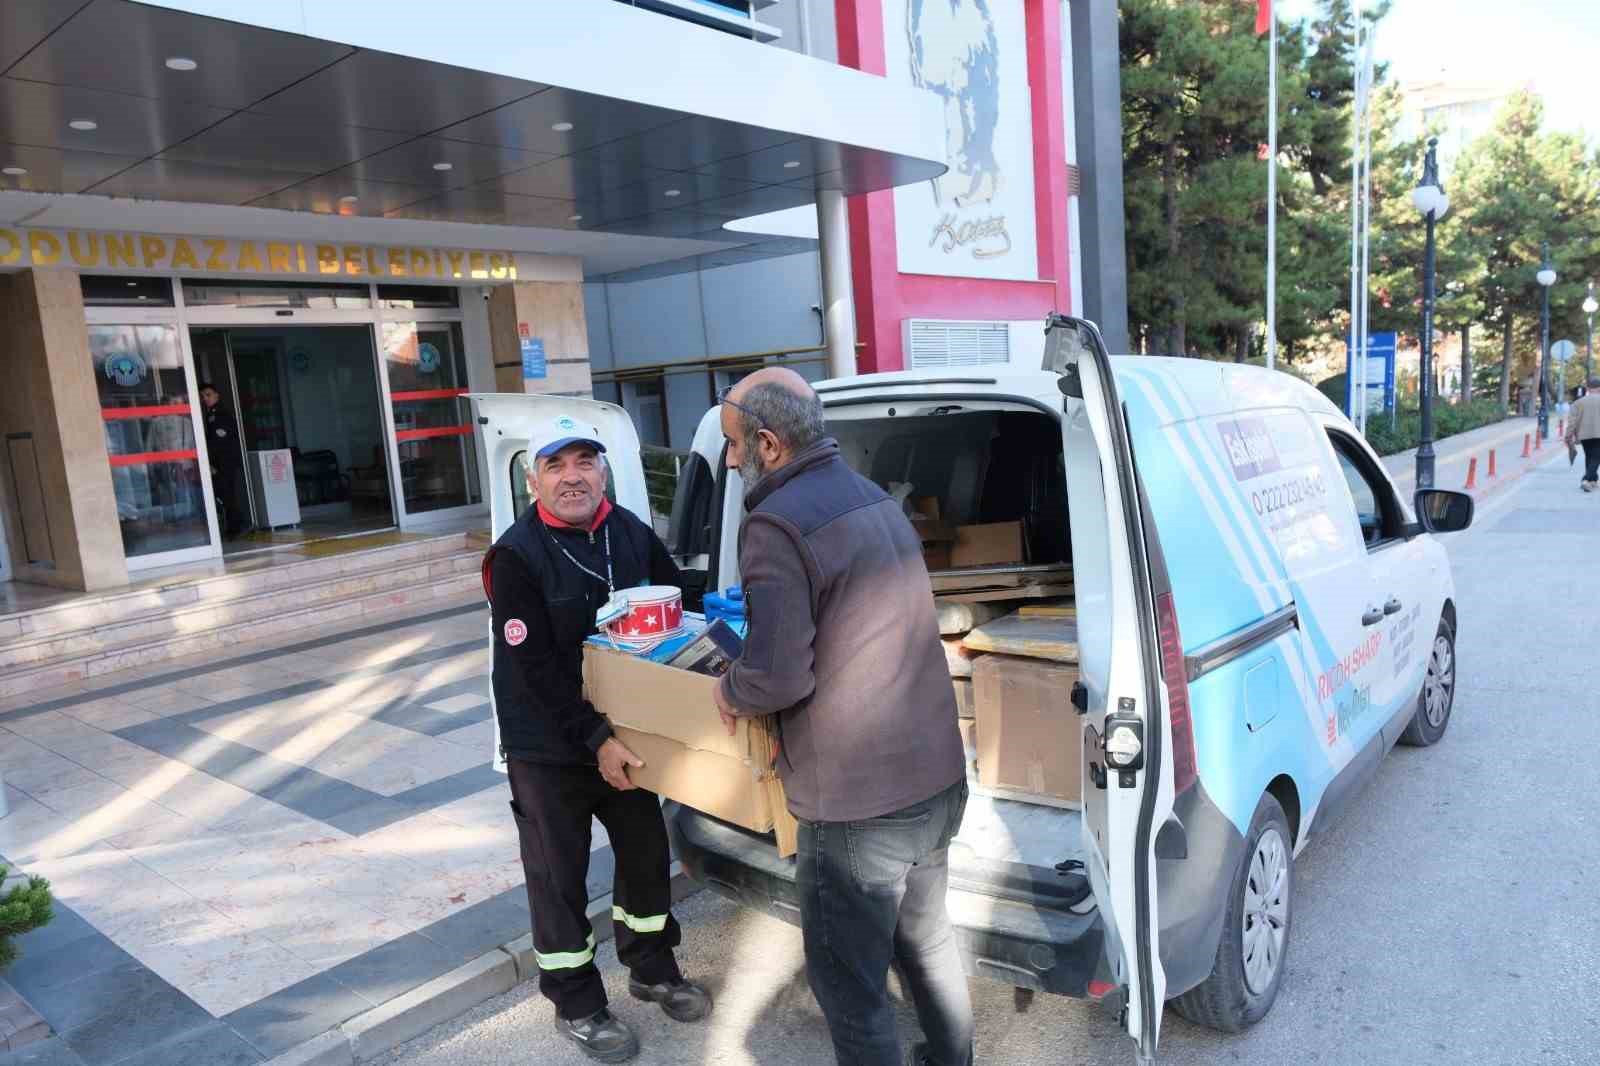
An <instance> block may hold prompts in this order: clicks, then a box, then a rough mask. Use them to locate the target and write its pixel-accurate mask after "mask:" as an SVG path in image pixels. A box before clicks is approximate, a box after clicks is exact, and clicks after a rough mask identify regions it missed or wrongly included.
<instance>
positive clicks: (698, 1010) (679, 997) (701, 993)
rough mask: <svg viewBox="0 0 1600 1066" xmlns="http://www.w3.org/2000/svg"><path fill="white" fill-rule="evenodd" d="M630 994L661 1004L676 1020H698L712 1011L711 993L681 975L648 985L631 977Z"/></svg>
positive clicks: (647, 1001) (668, 1014) (667, 1013)
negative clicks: (675, 978) (674, 978)
mask: <svg viewBox="0 0 1600 1066" xmlns="http://www.w3.org/2000/svg"><path fill="white" fill-rule="evenodd" d="M628 994H629V995H631V996H632V997H633V998H634V999H642V1000H644V1001H645V1002H646V1003H659V1004H661V1009H662V1010H663V1011H665V1012H666V1015H667V1017H668V1018H671V1019H672V1020H673V1021H675V1022H697V1021H699V1020H700V1019H701V1018H704V1017H705V1016H706V1015H708V1014H710V1013H711V993H710V992H707V991H706V990H705V989H704V988H701V987H700V986H699V985H697V984H695V983H694V982H693V981H685V980H684V979H683V978H681V977H680V978H678V979H677V980H675V981H666V982H663V983H662V984H659V985H647V984H644V983H643V982H642V981H637V980H635V979H633V978H631V977H630V978H629V979H628Z"/></svg>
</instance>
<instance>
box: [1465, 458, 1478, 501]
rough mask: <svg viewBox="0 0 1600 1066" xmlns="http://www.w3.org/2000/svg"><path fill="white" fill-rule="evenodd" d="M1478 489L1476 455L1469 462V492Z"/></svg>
mask: <svg viewBox="0 0 1600 1066" xmlns="http://www.w3.org/2000/svg"><path fill="white" fill-rule="evenodd" d="M1477 487H1478V457H1477V456H1476V455H1474V456H1473V457H1472V458H1471V459H1469V460H1467V491H1468V492H1471V491H1472V490H1473V489H1475V488H1477Z"/></svg>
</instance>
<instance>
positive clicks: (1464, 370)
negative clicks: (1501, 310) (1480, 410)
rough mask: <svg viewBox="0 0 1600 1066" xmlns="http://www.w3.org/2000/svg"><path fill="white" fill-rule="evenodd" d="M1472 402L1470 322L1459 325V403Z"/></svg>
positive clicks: (1464, 404)
mask: <svg viewBox="0 0 1600 1066" xmlns="http://www.w3.org/2000/svg"><path fill="white" fill-rule="evenodd" d="M1471 402H1472V324H1471V323H1468V324H1467V325H1465V326H1462V327H1461V404H1462V406H1463V407H1464V406H1466V405H1467V404H1469V403H1471Z"/></svg>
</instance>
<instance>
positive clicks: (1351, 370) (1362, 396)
mask: <svg viewBox="0 0 1600 1066" xmlns="http://www.w3.org/2000/svg"><path fill="white" fill-rule="evenodd" d="M1354 8H1355V19H1354V26H1355V41H1354V46H1353V47H1352V48H1351V52H1350V54H1351V58H1352V59H1353V60H1354V62H1353V64H1352V66H1353V67H1354V70H1355V92H1354V94H1353V99H1352V102H1351V107H1350V344H1349V347H1348V351H1349V356H1350V362H1349V366H1348V368H1347V370H1346V377H1347V378H1348V385H1347V389H1346V391H1347V392H1348V393H1349V395H1350V411H1349V414H1350V420H1351V421H1352V422H1354V423H1355V424H1356V426H1357V428H1359V429H1362V430H1363V431H1364V430H1365V428H1366V425H1365V423H1366V410H1367V381H1366V369H1367V367H1366V362H1365V361H1364V360H1363V359H1362V358H1361V346H1362V345H1361V342H1362V341H1364V340H1365V339H1366V338H1365V337H1363V336H1361V0H1355V4H1354Z"/></svg>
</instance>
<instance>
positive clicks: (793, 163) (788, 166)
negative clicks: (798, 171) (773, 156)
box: [783, 159, 800, 170]
mask: <svg viewBox="0 0 1600 1066" xmlns="http://www.w3.org/2000/svg"><path fill="white" fill-rule="evenodd" d="M799 165H800V160H798V159H791V160H789V161H788V162H787V163H785V164H784V165H783V169H784V170H793V169H794V168H795V167H797V166H799Z"/></svg>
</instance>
